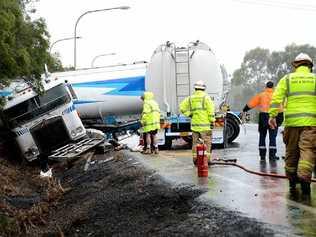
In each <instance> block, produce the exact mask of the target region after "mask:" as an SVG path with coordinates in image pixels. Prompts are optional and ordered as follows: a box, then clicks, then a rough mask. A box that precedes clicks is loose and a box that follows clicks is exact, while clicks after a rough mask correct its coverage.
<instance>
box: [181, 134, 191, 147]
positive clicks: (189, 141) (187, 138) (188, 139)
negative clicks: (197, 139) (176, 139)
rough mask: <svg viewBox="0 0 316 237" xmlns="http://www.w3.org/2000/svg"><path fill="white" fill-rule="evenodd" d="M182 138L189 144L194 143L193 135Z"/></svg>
mask: <svg viewBox="0 0 316 237" xmlns="http://www.w3.org/2000/svg"><path fill="white" fill-rule="evenodd" d="M182 139H183V140H184V141H185V142H186V143H188V144H189V145H192V136H187V137H182Z"/></svg>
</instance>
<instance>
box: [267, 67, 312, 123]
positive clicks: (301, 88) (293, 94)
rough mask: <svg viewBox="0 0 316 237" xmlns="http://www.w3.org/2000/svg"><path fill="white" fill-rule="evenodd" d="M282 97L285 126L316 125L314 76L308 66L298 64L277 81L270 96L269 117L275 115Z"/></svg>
mask: <svg viewBox="0 0 316 237" xmlns="http://www.w3.org/2000/svg"><path fill="white" fill-rule="evenodd" d="M284 99H286V105H285V113H284V118H285V121H284V125H285V126H289V127H303V126H316V76H315V75H314V74H313V73H311V72H310V70H309V68H308V67H306V66H300V67H298V68H297V69H296V70H295V72H294V73H290V74H287V75H286V76H284V77H283V78H282V79H281V80H280V81H279V83H278V85H277V87H276V90H275V91H274V94H273V97H272V101H271V108H270V110H269V115H270V117H276V115H277V112H278V111H277V108H278V106H279V105H280V104H281V103H282V101H283V100H284Z"/></svg>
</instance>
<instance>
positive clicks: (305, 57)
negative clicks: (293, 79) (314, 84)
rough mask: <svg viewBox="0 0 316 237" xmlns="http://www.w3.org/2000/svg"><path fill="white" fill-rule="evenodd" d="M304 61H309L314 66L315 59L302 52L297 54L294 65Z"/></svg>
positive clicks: (296, 65)
mask: <svg viewBox="0 0 316 237" xmlns="http://www.w3.org/2000/svg"><path fill="white" fill-rule="evenodd" d="M304 63H308V64H310V65H311V66H313V60H312V58H311V57H310V56H309V55H308V54H306V53H300V54H299V55H297V56H296V58H295V59H294V61H293V62H292V66H293V67H298V66H300V65H302V64H304Z"/></svg>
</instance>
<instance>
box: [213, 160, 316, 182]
mask: <svg viewBox="0 0 316 237" xmlns="http://www.w3.org/2000/svg"><path fill="white" fill-rule="evenodd" d="M236 161H237V160H236V159H227V160H226V159H215V160H213V161H211V162H210V164H209V165H229V166H235V167H238V168H240V169H242V170H244V171H246V172H248V173H250V174H255V175H260V176H266V177H273V178H280V179H287V177H286V176H285V175H282V174H273V173H264V172H259V171H254V170H250V169H248V168H246V167H245V166H242V165H239V164H237V163H236ZM311 182H316V179H311Z"/></svg>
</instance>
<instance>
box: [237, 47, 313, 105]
mask: <svg viewBox="0 0 316 237" xmlns="http://www.w3.org/2000/svg"><path fill="white" fill-rule="evenodd" d="M301 52H304V53H307V54H308V55H310V56H311V57H312V58H314V59H315V58H316V48H315V47H313V46H311V45H308V44H305V45H296V44H290V45H288V46H286V47H285V49H284V51H274V52H272V53H270V52H269V50H268V49H262V48H259V47H258V48H255V49H252V50H250V51H249V52H246V54H245V57H244V59H243V62H242V63H241V66H240V68H239V69H237V70H235V71H234V73H233V78H232V88H231V107H232V108H233V109H237V110H241V109H242V107H243V106H244V105H245V104H246V103H247V101H248V100H249V99H250V97H251V96H253V95H255V94H256V93H258V92H259V91H261V90H262V89H263V88H264V84H265V82H267V81H268V80H272V81H273V82H275V83H277V82H278V81H279V80H280V79H281V78H282V76H284V75H285V74H287V73H289V72H291V70H292V66H291V62H292V61H293V59H294V58H295V57H296V56H297V55H298V54H299V53H301Z"/></svg>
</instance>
